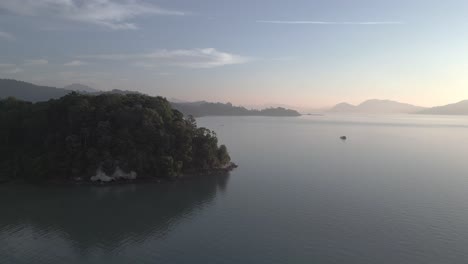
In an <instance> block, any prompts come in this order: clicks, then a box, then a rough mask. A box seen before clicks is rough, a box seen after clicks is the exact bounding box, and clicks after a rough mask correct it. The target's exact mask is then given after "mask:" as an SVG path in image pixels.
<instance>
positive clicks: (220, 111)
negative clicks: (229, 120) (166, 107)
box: [171, 101, 301, 117]
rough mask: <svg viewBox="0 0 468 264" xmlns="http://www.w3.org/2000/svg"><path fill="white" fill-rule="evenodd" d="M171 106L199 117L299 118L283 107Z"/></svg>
mask: <svg viewBox="0 0 468 264" xmlns="http://www.w3.org/2000/svg"><path fill="white" fill-rule="evenodd" d="M171 104H172V106H173V107H174V108H175V109H177V110H179V111H181V112H182V113H184V114H186V115H193V116H196V117H201V116H290V117H294V116H300V115H301V114H300V113H299V112H297V111H296V110H291V109H286V108H283V107H276V108H266V109H262V110H249V109H247V108H245V107H241V106H233V105H232V104H231V103H226V104H223V103H209V102H205V101H201V102H193V103H174V102H173V103H171Z"/></svg>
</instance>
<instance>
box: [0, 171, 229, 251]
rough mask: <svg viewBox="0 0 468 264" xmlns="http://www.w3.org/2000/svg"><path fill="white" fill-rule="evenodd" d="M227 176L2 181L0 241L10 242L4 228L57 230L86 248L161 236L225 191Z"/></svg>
mask: <svg viewBox="0 0 468 264" xmlns="http://www.w3.org/2000/svg"><path fill="white" fill-rule="evenodd" d="M228 178H229V175H228V174H226V175H216V176H206V177H202V178H197V179H189V180H185V181H179V182H173V183H163V184H136V185H120V186H105V187H57V186H54V187H33V186H16V185H4V186H0V207H1V208H2V217H0V243H4V242H8V241H4V240H8V234H7V235H5V234H6V233H8V232H10V231H11V230H15V232H16V231H18V230H21V229H32V230H33V231H34V233H36V234H42V235H43V236H51V235H57V234H60V236H61V237H62V239H65V240H67V241H68V242H71V243H72V244H73V245H74V246H73V247H75V248H76V249H79V250H84V251H86V250H88V249H91V248H93V247H104V248H105V249H107V250H112V249H114V248H116V247H118V246H120V245H121V243H125V241H128V240H131V241H132V243H135V242H137V243H138V242H139V241H144V240H145V239H146V238H149V237H158V236H164V235H165V234H167V233H168V232H169V231H170V230H171V228H172V227H173V226H174V225H175V224H177V223H178V221H180V220H181V219H186V218H189V216H190V215H192V214H194V213H195V212H196V211H198V210H200V209H202V208H203V206H206V205H207V204H209V203H210V202H211V201H212V200H213V199H214V198H215V197H216V195H217V193H218V191H220V192H224V191H225V189H226V185H227V182H228ZM2 233H3V234H2ZM2 240H3V242H2ZM10 247H14V245H10ZM16 249H17V250H22V249H21V246H18V247H17V248H16ZM50 250H53V249H50ZM1 251H2V250H1V249H0V255H1V253H2V252H1ZM3 253H5V252H3Z"/></svg>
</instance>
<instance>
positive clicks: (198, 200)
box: [0, 115, 468, 264]
mask: <svg viewBox="0 0 468 264" xmlns="http://www.w3.org/2000/svg"><path fill="white" fill-rule="evenodd" d="M198 123H199V125H201V126H206V127H208V128H210V129H213V130H215V131H216V133H217V135H218V137H219V139H220V141H221V143H224V144H226V145H227V146H228V148H229V150H230V153H231V156H232V158H233V160H234V161H235V162H236V163H238V164H239V168H237V169H236V170H234V171H233V172H231V173H230V175H227V176H220V177H206V178H203V179H193V180H188V181H182V182H175V183H168V184H161V185H157V184H156V185H129V186H109V187H79V188H78V187H67V188H62V187H60V188H59V187H54V186H50V187H46V188H45V187H32V186H17V185H3V186H0V206H1V208H2V217H0V245H2V246H1V247H0V263H392V264H394V263H412V264H413V263H425V264H427V263H464V262H466V259H467V258H468V248H467V247H466V245H467V244H468V202H467V201H468V162H467V161H466V154H467V149H468V148H467V146H468V118H467V117H458V116H450V117H449V116H413V115H401V116H390V115H389V116H363V115H361V116H357V115H346V116H340V115H327V116H306V117H300V118H268V117H205V118H200V119H198ZM342 135H346V136H347V137H348V140H346V141H342V140H340V139H339V137H340V136H342Z"/></svg>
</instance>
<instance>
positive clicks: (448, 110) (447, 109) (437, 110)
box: [418, 100, 468, 115]
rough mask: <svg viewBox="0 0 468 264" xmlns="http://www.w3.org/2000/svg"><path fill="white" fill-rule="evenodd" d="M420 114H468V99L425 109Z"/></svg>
mask: <svg viewBox="0 0 468 264" xmlns="http://www.w3.org/2000/svg"><path fill="white" fill-rule="evenodd" d="M418 114H426V115H468V100H464V101H461V102H458V103H455V104H448V105H444V106H436V107H432V108H428V109H424V110H422V111H420V112H418Z"/></svg>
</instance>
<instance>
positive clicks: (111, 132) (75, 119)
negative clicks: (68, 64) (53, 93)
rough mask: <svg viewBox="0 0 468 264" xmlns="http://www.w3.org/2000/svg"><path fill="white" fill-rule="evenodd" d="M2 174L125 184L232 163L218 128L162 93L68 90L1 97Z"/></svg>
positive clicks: (29, 179) (204, 171)
mask: <svg viewBox="0 0 468 264" xmlns="http://www.w3.org/2000/svg"><path fill="white" fill-rule="evenodd" d="M0 124H1V126H0V140H1V141H2V142H1V146H2V148H1V149H0V179H2V181H6V180H22V181H27V182H80V183H91V182H99V183H101V182H128V181H135V180H152V179H158V180H159V179H176V178H180V177H182V176H185V175H198V174H209V173H213V172H225V171H229V170H231V169H232V168H234V167H236V165H235V164H234V163H231V158H230V156H229V153H228V151H227V148H226V146H225V145H219V144H218V139H217V136H216V133H215V132H213V131H211V130H209V129H206V128H203V127H198V126H197V123H196V120H195V118H193V117H192V116H184V115H183V114H182V113H181V112H180V111H178V110H175V109H173V108H172V107H171V105H170V103H169V102H168V101H167V100H166V99H165V98H163V97H152V96H147V95H142V94H114V93H106V94H100V95H90V94H83V93H77V92H72V93H69V94H68V95H65V96H63V97H61V98H58V99H51V100H49V101H46V102H37V103H32V102H27V101H22V100H18V99H15V98H13V97H9V98H6V99H2V100H0Z"/></svg>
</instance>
